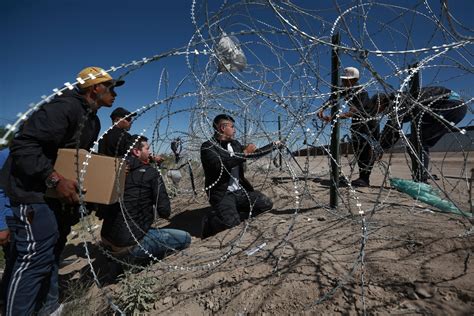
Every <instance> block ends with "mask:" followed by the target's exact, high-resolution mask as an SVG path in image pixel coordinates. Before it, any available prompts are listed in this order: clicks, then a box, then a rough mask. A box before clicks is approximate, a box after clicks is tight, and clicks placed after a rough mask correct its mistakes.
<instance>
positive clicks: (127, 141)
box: [99, 126, 134, 157]
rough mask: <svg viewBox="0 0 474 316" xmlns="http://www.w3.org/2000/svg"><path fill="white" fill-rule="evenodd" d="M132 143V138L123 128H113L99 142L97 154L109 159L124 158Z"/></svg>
mask: <svg viewBox="0 0 474 316" xmlns="http://www.w3.org/2000/svg"><path fill="white" fill-rule="evenodd" d="M133 142H134V137H133V136H132V135H130V134H129V133H128V132H127V131H126V130H124V129H123V128H118V127H117V126H114V127H113V128H112V129H111V130H110V131H109V132H108V133H107V134H105V135H104V137H103V138H102V139H101V140H99V153H100V154H103V155H106V156H110V157H124V156H125V154H126V153H128V149H129V148H130V146H131V145H132V144H133Z"/></svg>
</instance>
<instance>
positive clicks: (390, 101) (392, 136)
mask: <svg viewBox="0 0 474 316" xmlns="http://www.w3.org/2000/svg"><path fill="white" fill-rule="evenodd" d="M380 105H381V106H380V110H381V111H382V112H384V113H385V114H387V115H388V116H389V120H388V121H387V123H386V124H385V126H384V129H383V132H382V136H381V138H380V145H381V147H382V149H383V150H384V151H386V150H388V149H389V148H391V147H392V146H393V145H394V144H395V143H396V142H397V141H398V139H400V135H401V134H402V125H403V123H406V122H413V125H412V127H414V128H415V130H414V131H413V130H412V131H411V133H412V134H413V133H415V134H414V135H416V140H414V142H412V143H411V144H410V145H411V146H409V148H408V152H409V154H410V157H411V159H412V161H414V162H421V168H420V170H418V172H415V173H414V174H413V175H412V176H413V180H415V181H417V182H427V181H428V179H429V169H428V167H429V161H430V148H432V147H433V146H434V145H436V143H437V142H438V141H439V140H440V139H441V138H442V137H443V136H444V135H445V134H446V133H449V132H451V131H453V130H455V128H454V126H455V125H456V124H458V123H459V122H461V120H462V119H463V118H464V117H465V116H466V113H467V102H464V101H463V100H462V98H461V96H460V95H459V94H458V93H457V92H455V91H453V90H451V89H448V88H445V87H424V88H421V89H419V91H417V92H416V93H415V94H414V95H413V93H398V94H390V95H381V101H380ZM412 138H413V137H412ZM416 148H420V152H417V150H416ZM380 158H381V156H380V157H379V159H380Z"/></svg>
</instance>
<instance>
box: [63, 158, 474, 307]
mask: <svg viewBox="0 0 474 316" xmlns="http://www.w3.org/2000/svg"><path fill="white" fill-rule="evenodd" d="M432 158H433V160H432V166H433V169H432V174H436V175H437V176H438V177H439V178H440V180H437V181H430V183H431V184H432V185H433V186H435V187H437V188H438V189H441V190H444V191H445V192H447V193H448V195H449V197H450V198H451V199H452V200H453V201H454V202H455V203H456V204H457V205H458V207H460V208H461V209H462V210H463V211H466V212H467V211H470V205H469V194H470V193H469V185H468V182H467V181H466V180H459V179H456V178H458V177H459V178H464V179H465V178H469V177H470V170H471V168H473V167H474V162H473V159H472V156H469V155H467V154H466V155H465V156H463V155H460V154H459V153H457V154H452V155H448V156H446V154H444V153H443V154H436V153H435V154H433V155H432ZM342 159H346V161H343V165H345V166H347V167H344V168H343V172H344V174H346V175H348V176H349V177H350V178H351V179H355V178H356V176H357V175H356V174H351V173H350V168H349V167H348V163H347V159H349V160H350V159H351V157H347V158H345V157H343V158H342ZM384 159H385V161H386V163H385V164H378V165H377V167H376V168H375V170H374V174H373V177H372V179H371V184H372V186H371V187H370V188H357V189H355V190H354V191H352V190H351V188H347V187H346V188H340V189H339V194H340V197H339V207H338V208H337V209H331V208H329V207H328V203H329V187H328V184H329V181H328V179H329V176H328V168H327V158H324V157H319V158H311V159H309V160H308V161H305V158H304V157H299V158H298V159H297V160H296V161H295V160H294V159H291V158H290V159H288V164H287V165H285V166H284V167H283V171H280V170H279V169H278V168H275V167H274V166H273V165H272V163H271V160H270V159H267V160H261V161H260V162H258V163H255V164H249V165H248V170H247V174H248V175H249V178H250V179H251V181H252V182H253V183H254V184H256V187H257V189H260V190H262V191H263V192H264V193H266V194H268V195H269V196H271V197H272V199H273V201H274V204H275V205H274V209H273V210H271V211H269V212H267V213H265V214H261V215H259V216H257V217H256V218H253V219H251V220H247V221H245V222H244V223H242V224H241V225H240V226H238V227H235V228H233V229H231V230H228V231H225V232H221V233H220V234H218V235H216V236H212V237H209V238H207V239H204V240H202V239H201V238H200V229H201V228H200V223H201V219H202V216H203V215H204V214H205V213H206V211H207V210H208V204H207V202H206V199H205V195H204V193H203V192H202V190H201V189H202V187H203V186H202V178H201V177H200V176H199V170H197V171H196V176H197V177H196V179H197V188H198V190H199V192H198V196H197V197H193V196H192V194H191V193H190V190H187V189H186V186H187V185H186V183H185V182H183V183H181V184H180V185H181V186H182V192H183V193H182V194H179V195H178V196H177V197H175V198H174V199H173V200H172V204H173V210H174V212H175V215H174V216H173V218H171V220H170V221H169V222H167V221H163V220H160V221H158V222H157V225H158V226H161V227H174V228H180V229H184V230H187V231H188V232H190V233H191V235H192V236H193V242H192V244H191V246H190V248H188V249H186V250H185V251H181V252H179V253H176V254H174V255H172V256H170V257H167V258H165V259H164V260H163V261H162V262H157V263H154V264H153V265H152V266H151V269H150V270H149V271H146V272H145V271H143V272H140V273H138V274H137V275H136V277H143V278H148V279H153V280H155V281H156V282H154V286H153V290H152V293H153V294H152V295H153V298H154V301H153V304H152V307H151V309H150V311H149V313H150V314H154V315H158V314H166V315H210V314H221V315H246V314H258V315H289V314H316V315H319V314H363V313H364V312H366V313H368V314H404V315H406V314H408V315H418V314H434V315H472V314H473V312H474V265H473V262H474V258H473V250H474V243H473V242H474V231H473V226H472V224H471V222H470V218H469V217H462V216H459V215H453V214H446V213H441V212H439V211H438V210H437V209H435V208H434V207H432V206H429V205H427V204H424V203H422V202H419V201H416V200H414V199H413V198H411V197H409V196H408V195H406V194H404V193H400V192H398V191H396V190H394V189H393V188H390V186H389V184H388V183H387V182H385V183H383V179H384V176H385V174H386V171H385V170H386V166H387V165H388V162H389V159H390V157H388V156H387V157H385V158H384ZM390 163H391V165H390V169H389V176H390V177H402V178H407V179H408V178H409V174H410V173H409V170H408V167H407V165H406V164H407V163H406V159H405V157H404V155H403V154H397V155H394V156H393V157H392V159H391V160H390ZM306 164H307V165H308V166H309V167H310V169H309V170H310V174H309V175H310V177H309V178H308V179H306V180H303V179H300V180H297V181H293V180H294V179H292V176H291V175H293V176H296V177H299V176H302V175H303V174H302V172H301V170H300V169H299V168H300V167H301V168H303V169H304V168H305V165H306ZM384 166H385V167H384ZM288 168H289V169H288ZM289 170H291V171H289ZM295 192H297V193H295ZM296 196H298V199H297V198H296ZM297 202H298V203H297ZM469 214H470V213H469ZM91 221H92V224H91V225H90V227H91V230H92V231H91V232H83V231H81V230H80V227H79V226H78V227H76V228H75V230H76V231H75V232H74V233H73V234H71V240H70V243H69V244H68V245H67V247H66V250H65V252H64V261H63V264H62V268H61V271H60V274H61V279H62V281H63V282H65V281H69V282H70V281H71V280H72V281H74V280H83V276H84V275H88V274H89V275H90V273H89V270H90V269H89V266H88V264H87V261H86V260H85V259H84V258H85V255H84V247H83V246H82V241H81V239H82V238H80V236H82V235H83V236H84V238H85V239H86V240H87V244H88V246H89V247H88V249H89V251H90V253H91V256H92V261H93V265H94V267H95V269H96V271H97V272H98V273H99V275H98V277H99V279H101V275H107V273H109V272H110V269H111V268H110V266H108V265H110V263H108V262H107V261H106V260H104V256H103V254H101V252H100V251H99V247H98V246H97V243H96V242H95V241H94V240H93V238H92V237H93V236H98V232H99V231H100V227H99V224H100V223H99V222H97V221H96V220H94V219H93V218H92V219H91ZM101 280H102V279H101ZM64 284H71V283H64ZM103 290H104V291H99V290H98V289H97V287H96V286H92V287H91V288H90V289H89V293H93V296H94V297H95V299H96V301H95V302H94V303H92V305H94V306H95V307H93V308H92V309H93V310H95V311H96V312H97V313H104V309H103V308H104V305H106V303H105V299H104V293H109V294H110V293H117V292H120V291H121V290H122V289H121V288H120V283H114V282H112V283H111V284H107V285H104V286H103Z"/></svg>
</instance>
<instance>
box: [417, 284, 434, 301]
mask: <svg viewBox="0 0 474 316" xmlns="http://www.w3.org/2000/svg"><path fill="white" fill-rule="evenodd" d="M435 290H436V288H435V287H433V286H431V285H430V284H428V283H416V284H415V292H416V294H418V295H419V296H421V297H422V298H430V297H433V294H434V292H435Z"/></svg>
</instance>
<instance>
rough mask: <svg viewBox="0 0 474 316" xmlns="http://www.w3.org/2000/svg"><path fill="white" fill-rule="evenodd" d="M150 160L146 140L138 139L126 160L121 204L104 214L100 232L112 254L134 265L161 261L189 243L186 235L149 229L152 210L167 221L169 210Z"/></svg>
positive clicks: (188, 236)
mask: <svg viewBox="0 0 474 316" xmlns="http://www.w3.org/2000/svg"><path fill="white" fill-rule="evenodd" d="M149 156H150V146H149V145H148V139H147V138H146V137H143V136H141V137H140V138H139V139H138V141H137V142H136V144H135V145H134V147H133V149H132V150H131V151H130V155H129V157H128V158H127V162H128V165H129V172H128V174H127V177H126V180H125V188H124V195H123V203H117V204H115V206H116V207H113V208H111V209H110V210H109V212H107V213H106V214H104V223H103V225H102V231H101V236H102V241H103V243H104V244H105V245H106V246H108V247H109V248H111V250H112V253H114V254H116V255H120V256H121V257H124V259H125V260H127V259H130V260H131V261H132V262H135V263H147V262H149V261H150V259H152V258H158V259H161V258H163V257H164V256H166V255H168V254H171V253H172V252H174V251H176V250H181V249H184V248H187V247H188V246H189V244H190V243H191V236H190V235H189V234H188V233H187V232H185V231H182V230H177V229H157V228H152V227H151V225H152V224H153V221H154V207H155V208H156V210H157V212H158V214H159V216H160V217H163V218H168V217H169V216H170V214H171V206H170V201H169V198H168V194H167V192H166V187H165V185H164V183H163V179H162V178H161V175H160V173H159V172H158V171H157V170H156V169H155V168H154V167H153V166H151V165H150V163H149ZM120 204H122V205H123V207H122V208H121V207H120ZM137 242H138V243H139V244H138V243H137ZM145 251H146V252H148V253H149V254H147V253H145Z"/></svg>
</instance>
